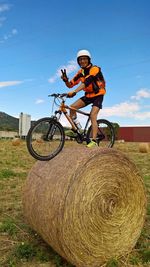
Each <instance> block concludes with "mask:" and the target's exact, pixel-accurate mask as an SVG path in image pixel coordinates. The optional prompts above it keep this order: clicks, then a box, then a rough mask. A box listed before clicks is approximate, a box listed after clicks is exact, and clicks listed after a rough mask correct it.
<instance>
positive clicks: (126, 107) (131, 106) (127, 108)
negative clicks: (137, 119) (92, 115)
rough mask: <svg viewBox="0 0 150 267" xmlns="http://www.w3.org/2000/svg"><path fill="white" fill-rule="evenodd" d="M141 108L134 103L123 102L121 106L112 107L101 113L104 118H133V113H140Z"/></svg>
mask: <svg viewBox="0 0 150 267" xmlns="http://www.w3.org/2000/svg"><path fill="white" fill-rule="evenodd" d="M139 109H140V107H139V105H138V103H134V102H123V103H120V104H116V105H114V106H112V107H108V108H104V109H102V111H101V114H102V116H106V117H109V116H119V117H126V116H131V114H132V113H133V112H137V111H139Z"/></svg>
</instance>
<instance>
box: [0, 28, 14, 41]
mask: <svg viewBox="0 0 150 267" xmlns="http://www.w3.org/2000/svg"><path fill="white" fill-rule="evenodd" d="M17 34H18V31H17V29H12V30H11V32H10V33H8V34H5V35H4V36H3V38H2V39H1V40H0V43H4V42H5V41H7V40H8V39H9V38H12V37H14V36H15V35H17Z"/></svg>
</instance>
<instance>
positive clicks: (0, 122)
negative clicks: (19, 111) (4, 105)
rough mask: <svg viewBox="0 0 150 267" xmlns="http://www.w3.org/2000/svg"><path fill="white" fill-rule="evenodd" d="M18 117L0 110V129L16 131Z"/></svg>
mask: <svg viewBox="0 0 150 267" xmlns="http://www.w3.org/2000/svg"><path fill="white" fill-rule="evenodd" d="M18 129H19V119H17V118H15V117H12V116H10V115H8V114H6V113H5V112H0V131H18Z"/></svg>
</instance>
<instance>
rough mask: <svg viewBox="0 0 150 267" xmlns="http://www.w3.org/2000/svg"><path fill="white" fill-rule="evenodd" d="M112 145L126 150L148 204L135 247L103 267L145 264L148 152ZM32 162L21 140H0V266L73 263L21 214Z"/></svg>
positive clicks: (149, 253)
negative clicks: (23, 190) (125, 255)
mask: <svg viewBox="0 0 150 267" xmlns="http://www.w3.org/2000/svg"><path fill="white" fill-rule="evenodd" d="M66 145H67V146H69V144H66ZM71 145H73V146H76V143H75V142H71ZM115 146H116V148H117V149H119V150H121V151H123V152H124V153H126V154H127V156H129V157H130V158H131V160H132V161H133V162H134V163H135V164H136V166H137V167H138V168H139V169H140V172H141V174H142V175H143V178H144V183H145V186H146V193H147V199H148V206H147V216H146V221H145V224H144V227H143V229H142V233H141V236H140V238H139V240H138V242H137V244H136V246H135V248H134V249H133V250H132V252H131V253H130V254H129V255H128V256H127V257H123V258H121V259H111V260H110V261H109V262H108V263H107V264H106V265H105V266H104V267H126V266H131V265H132V266H140V267H149V266H150V245H149V244H150V239H149V238H150V153H149V154H148V153H145V154H143V153H139V151H138V144H136V143H124V144H116V145H115ZM6 151H7V153H6ZM35 162H36V161H35V160H34V159H33V158H32V157H31V156H30V155H29V154H28V151H27V149H26V144H25V142H24V141H22V142H21V144H20V145H19V146H13V145H12V143H11V141H9V140H0V267H22V266H27V267H32V266H33V267H34V266H40V264H42V263H43V264H46V263H47V264H48V266H50V267H51V266H52V267H73V265H71V264H70V263H68V262H67V261H65V260H64V259H63V258H62V257H61V256H59V255H58V254H57V253H56V252H55V251H54V250H53V249H52V248H51V247H50V246H49V245H47V244H46V243H45V242H44V241H43V240H42V238H41V237H40V236H38V234H37V233H35V232H34V231H33V230H32V229H31V228H30V226H29V225H28V224H27V223H26V221H25V218H24V216H23V211H22V188H23V185H24V182H25V179H26V177H27V175H28V172H29V170H30V169H31V167H32V166H33V164H34V163H35ZM43 266H44V265H43ZM45 266H46V265H45Z"/></svg>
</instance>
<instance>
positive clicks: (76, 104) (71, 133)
mask: <svg viewBox="0 0 150 267" xmlns="http://www.w3.org/2000/svg"><path fill="white" fill-rule="evenodd" d="M84 106H85V103H84V101H82V100H81V99H78V100H77V101H76V102H74V103H73V104H71V105H70V107H72V108H75V109H80V108H83V107H84ZM76 116H77V114H76V111H75V110H70V117H71V118H73V117H74V118H76ZM65 134H66V135H67V136H69V137H73V138H74V137H76V136H77V134H76V133H75V132H74V131H73V130H72V129H70V130H66V131H65Z"/></svg>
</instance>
